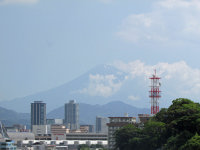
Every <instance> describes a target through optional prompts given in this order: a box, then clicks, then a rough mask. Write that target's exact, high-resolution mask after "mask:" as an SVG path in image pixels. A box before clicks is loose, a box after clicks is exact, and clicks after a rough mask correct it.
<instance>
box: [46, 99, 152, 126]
mask: <svg viewBox="0 0 200 150" xmlns="http://www.w3.org/2000/svg"><path fill="white" fill-rule="evenodd" d="M79 110H80V123H81V124H95V119H96V116H102V117H113V116H124V114H125V113H128V114H129V116H133V117H137V115H138V114H140V113H146V114H149V113H150V109H147V108H137V107H133V106H131V105H128V104H125V103H123V102H120V101H115V102H110V103H108V104H105V105H90V104H84V103H80V104H79ZM47 118H64V106H61V107H59V108H57V109H54V110H53V111H51V112H49V113H48V114H47Z"/></svg>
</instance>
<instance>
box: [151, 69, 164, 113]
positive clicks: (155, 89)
mask: <svg viewBox="0 0 200 150" xmlns="http://www.w3.org/2000/svg"><path fill="white" fill-rule="evenodd" d="M149 79H150V80H151V91H149V93H150V95H149V97H150V98H151V114H156V113H158V112H159V98H160V97H161V95H160V93H161V91H160V85H161V84H160V82H159V80H160V77H157V76H156V70H155V73H154V74H153V76H152V77H150V78H149Z"/></svg>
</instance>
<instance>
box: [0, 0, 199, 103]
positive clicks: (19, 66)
mask: <svg viewBox="0 0 200 150" xmlns="http://www.w3.org/2000/svg"><path fill="white" fill-rule="evenodd" d="M199 8H200V2H198V1H196V0H160V1H159V0H152V1H149V0H142V1H137V0H125V1H122V0H59V1H58V0H0V74H1V75H0V101H2V100H9V99H12V98H16V97H23V96H26V95H29V94H33V93H36V92H40V91H44V90H47V89H50V88H53V87H56V86H59V85H61V84H64V83H66V82H68V81H71V80H72V79H74V78H76V77H78V76H79V75H81V74H83V73H84V72H86V71H88V70H89V69H91V68H93V67H95V66H96V65H98V64H110V63H114V62H116V61H122V62H124V63H127V64H128V63H129V62H132V61H135V60H140V61H142V62H145V64H147V65H155V64H158V63H159V62H165V63H169V64H172V63H176V62H180V61H184V62H185V63H186V64H187V65H188V67H189V68H191V69H194V70H195V69H197V70H199V69H200V65H199V56H200V50H199V43H200V41H199V39H200V20H199V18H200V9H199ZM184 65H185V64H184Z"/></svg>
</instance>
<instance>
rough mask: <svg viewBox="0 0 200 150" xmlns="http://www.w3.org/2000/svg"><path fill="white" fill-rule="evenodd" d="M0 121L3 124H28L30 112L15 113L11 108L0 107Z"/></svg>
mask: <svg viewBox="0 0 200 150" xmlns="http://www.w3.org/2000/svg"><path fill="white" fill-rule="evenodd" d="M0 121H1V122H2V123H3V124H4V125H5V126H12V125H13V124H24V125H28V126H29V125H30V114H29V113H17V112H15V111H13V110H9V109H6V108H3V107H0Z"/></svg>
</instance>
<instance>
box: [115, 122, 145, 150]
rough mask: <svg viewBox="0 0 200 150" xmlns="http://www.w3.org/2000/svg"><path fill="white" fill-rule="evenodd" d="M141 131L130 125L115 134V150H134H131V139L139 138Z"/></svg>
mask: <svg viewBox="0 0 200 150" xmlns="http://www.w3.org/2000/svg"><path fill="white" fill-rule="evenodd" d="M141 135H142V130H141V129H139V128H137V127H135V126H134V125H132V124H130V125H127V126H125V127H123V128H121V129H119V130H117V131H116V132H115V142H116V145H115V147H116V149H117V148H119V149H120V150H134V149H135V148H133V149H132V147H131V145H132V142H131V141H132V140H133V139H132V138H140V136H141Z"/></svg>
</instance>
